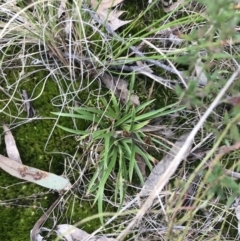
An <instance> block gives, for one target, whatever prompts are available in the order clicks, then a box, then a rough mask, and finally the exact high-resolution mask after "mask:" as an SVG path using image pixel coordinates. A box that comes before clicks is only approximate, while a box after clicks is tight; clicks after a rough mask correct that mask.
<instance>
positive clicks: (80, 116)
mask: <svg viewBox="0 0 240 241" xmlns="http://www.w3.org/2000/svg"><path fill="white" fill-rule="evenodd" d="M51 113H52V114H54V115H58V116H61V117H71V118H78V119H83V120H89V121H94V122H98V121H99V120H100V118H99V117H97V116H96V115H94V114H91V113H89V112H85V113H84V114H74V113H60V112H51Z"/></svg>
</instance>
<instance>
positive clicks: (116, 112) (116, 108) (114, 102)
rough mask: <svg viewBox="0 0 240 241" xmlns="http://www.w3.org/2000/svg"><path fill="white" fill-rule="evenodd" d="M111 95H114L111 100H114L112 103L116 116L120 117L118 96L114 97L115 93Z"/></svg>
mask: <svg viewBox="0 0 240 241" xmlns="http://www.w3.org/2000/svg"><path fill="white" fill-rule="evenodd" d="M111 94H112V99H111V100H112V103H113V108H114V110H115V114H116V115H117V116H118V115H119V113H120V109H119V103H118V101H117V98H116V96H115V95H114V93H113V92H111Z"/></svg>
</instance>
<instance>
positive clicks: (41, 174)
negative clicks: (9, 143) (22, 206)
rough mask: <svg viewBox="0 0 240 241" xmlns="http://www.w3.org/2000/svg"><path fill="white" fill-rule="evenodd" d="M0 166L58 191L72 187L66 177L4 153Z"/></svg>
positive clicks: (27, 179) (15, 174)
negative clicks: (31, 165) (24, 162)
mask: <svg viewBox="0 0 240 241" xmlns="http://www.w3.org/2000/svg"><path fill="white" fill-rule="evenodd" d="M0 168H2V169H3V170H4V171H5V172H7V173H9V174H10V175H12V176H14V177H17V178H20V179H23V180H26V181H29V182H33V183H36V184H38V185H40V186H43V187H46V188H50V189H54V190H58V191H61V190H66V191H67V190H69V189H70V188H71V183H70V182H69V180H68V179H66V178H64V177H61V176H57V175H55V174H53V173H50V172H45V171H42V170H40V169H37V168H34V167H29V166H26V165H22V164H20V163H18V162H16V161H14V160H12V159H10V158H7V157H5V156H2V155H0Z"/></svg>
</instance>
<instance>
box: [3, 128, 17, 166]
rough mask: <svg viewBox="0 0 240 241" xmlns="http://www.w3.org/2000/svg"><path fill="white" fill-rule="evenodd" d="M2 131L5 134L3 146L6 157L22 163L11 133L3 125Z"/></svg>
mask: <svg viewBox="0 0 240 241" xmlns="http://www.w3.org/2000/svg"><path fill="white" fill-rule="evenodd" d="M3 130H4V132H5V145H6V150H7V155H8V157H9V158H10V159H12V160H14V161H16V162H18V163H22V160H21V157H20V154H19V152H18V148H17V145H16V142H15V139H14V137H13V135H12V132H11V131H10V130H9V128H8V127H7V125H5V124H3Z"/></svg>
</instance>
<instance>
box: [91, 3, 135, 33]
mask: <svg viewBox="0 0 240 241" xmlns="http://www.w3.org/2000/svg"><path fill="white" fill-rule="evenodd" d="M122 2H123V0H100V2H97V1H96V0H91V6H92V8H93V9H96V8H97V10H96V12H97V14H98V16H99V18H100V19H101V20H102V21H104V22H106V23H107V24H108V25H109V26H110V28H111V30H112V31H115V30H117V29H118V28H120V27H121V26H123V25H125V24H127V23H129V22H131V21H132V20H128V21H122V20H120V19H119V17H120V16H121V15H122V14H123V13H124V11H118V10H116V9H115V10H112V11H111V10H110V9H111V8H112V7H115V6H116V5H118V4H120V3H122Z"/></svg>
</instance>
